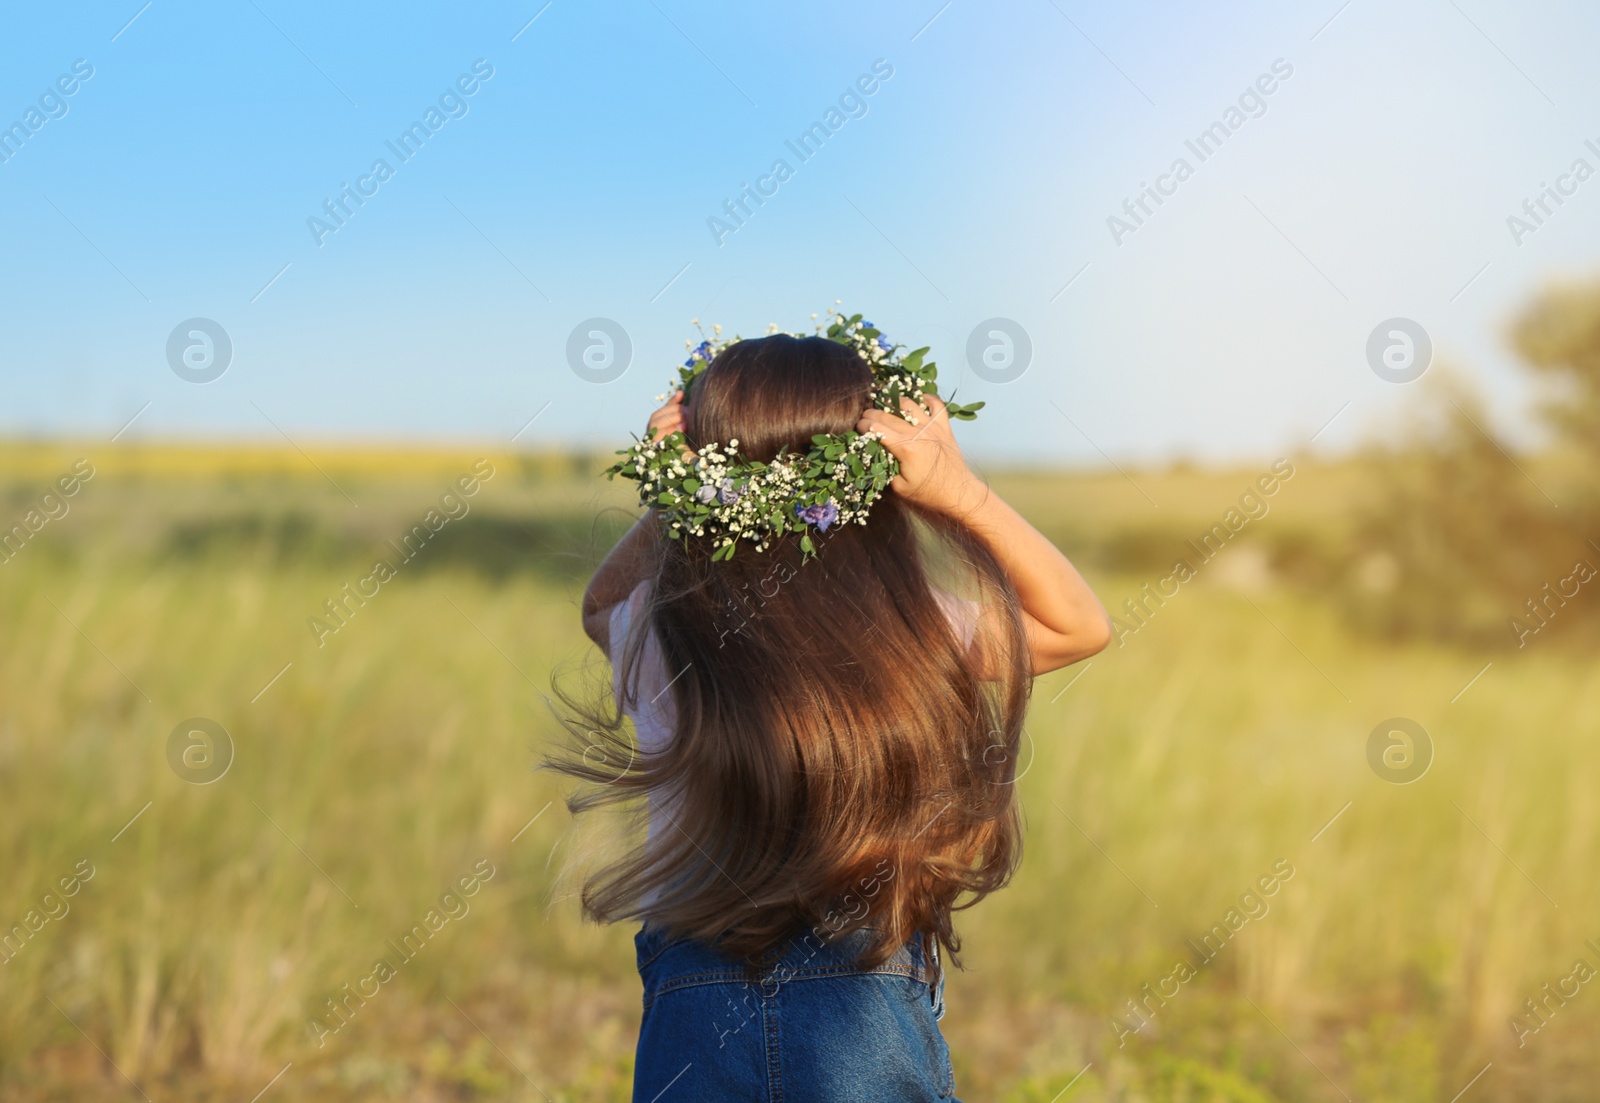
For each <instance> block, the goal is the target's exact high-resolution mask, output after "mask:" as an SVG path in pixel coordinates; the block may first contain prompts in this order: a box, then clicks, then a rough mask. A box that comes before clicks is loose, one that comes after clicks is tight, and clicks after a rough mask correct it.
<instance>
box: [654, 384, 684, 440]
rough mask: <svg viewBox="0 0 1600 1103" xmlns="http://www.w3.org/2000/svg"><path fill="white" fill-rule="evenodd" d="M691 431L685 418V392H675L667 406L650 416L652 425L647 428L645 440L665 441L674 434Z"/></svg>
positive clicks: (668, 400)
mask: <svg viewBox="0 0 1600 1103" xmlns="http://www.w3.org/2000/svg"><path fill="white" fill-rule="evenodd" d="M679 431H682V432H684V433H687V432H688V431H689V425H688V422H687V421H685V420H684V416H683V392H682V391H673V392H672V394H671V396H670V397H668V399H667V404H666V405H665V406H663V407H661V409H659V410H657V411H656V412H655V413H653V414H651V415H650V424H649V425H647V426H646V427H645V431H644V439H645V440H665V439H666V438H667V437H670V436H671V435H672V434H673V433H676V432H679Z"/></svg>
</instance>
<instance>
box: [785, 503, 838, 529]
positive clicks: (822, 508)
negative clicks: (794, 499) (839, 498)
mask: <svg viewBox="0 0 1600 1103" xmlns="http://www.w3.org/2000/svg"><path fill="white" fill-rule="evenodd" d="M794 513H795V516H796V517H798V518H800V520H802V521H804V522H805V523H806V524H808V525H815V526H816V527H817V531H818V532H827V531H828V526H829V525H831V524H833V523H834V522H835V521H837V520H838V519H839V506H838V505H837V504H836V503H835V502H834V500H833V499H832V498H829V499H828V500H827V501H826V502H824V503H823V504H822V505H819V506H795V507H794Z"/></svg>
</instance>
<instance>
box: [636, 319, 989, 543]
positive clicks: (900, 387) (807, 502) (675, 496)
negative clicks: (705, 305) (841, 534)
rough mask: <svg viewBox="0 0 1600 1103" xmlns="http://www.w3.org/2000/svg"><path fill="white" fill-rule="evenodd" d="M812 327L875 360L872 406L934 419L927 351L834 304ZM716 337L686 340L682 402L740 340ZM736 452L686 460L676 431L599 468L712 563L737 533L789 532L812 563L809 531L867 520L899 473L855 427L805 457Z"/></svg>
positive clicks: (730, 444) (821, 438)
mask: <svg viewBox="0 0 1600 1103" xmlns="http://www.w3.org/2000/svg"><path fill="white" fill-rule="evenodd" d="M812 317H813V318H815V317H816V315H815V314H813V315H812ZM695 324H696V326H697V327H698V325H699V323H698V322H696V323H695ZM816 330H817V333H818V334H819V335H823V336H826V337H827V338H829V339H830V340H833V341H837V342H838V343H839V344H841V345H845V346H847V347H849V348H852V349H855V351H856V353H857V354H858V355H859V356H860V357H861V358H862V359H863V360H865V361H866V362H867V363H868V364H870V365H871V366H872V375H873V386H872V398H871V402H872V405H873V406H874V407H876V408H877V409H880V410H888V411H891V412H893V413H896V414H898V413H900V400H901V398H910V399H912V400H913V401H915V402H916V403H917V404H918V405H919V406H921V407H922V408H923V410H924V412H926V413H928V414H929V416H930V417H931V416H932V414H931V412H929V411H928V408H927V406H926V405H925V404H924V403H923V401H922V399H923V397H924V396H925V395H937V394H938V393H939V385H938V384H937V383H936V382H934V380H935V378H936V377H937V375H938V369H937V368H936V367H935V365H934V363H933V362H932V361H931V360H925V359H924V357H925V356H926V355H927V352H928V350H927V349H926V348H920V349H914V350H912V351H911V352H907V353H904V354H902V353H901V352H900V349H901V348H902V346H900V345H895V344H891V343H890V342H889V340H888V339H887V338H886V337H884V336H883V334H882V333H881V332H879V330H878V329H877V328H876V327H875V326H874V325H873V324H872V323H871V322H867V321H863V320H862V318H861V315H859V314H852V315H850V316H849V317H846V316H845V315H843V314H841V313H839V312H838V311H837V310H830V311H829V313H828V322H827V329H826V332H824V329H823V325H822V323H820V322H819V323H818V324H817V327H816ZM775 332H777V327H776V326H772V327H769V328H768V333H775ZM721 333H722V327H721V326H714V327H712V336H710V337H707V336H706V335H705V331H704V330H701V337H702V340H701V341H700V343H699V344H698V345H695V344H694V343H693V341H688V342H685V344H687V345H688V346H689V348H690V351H689V359H687V360H685V361H684V363H683V366H682V367H681V368H679V369H678V381H677V383H676V384H674V386H673V389H674V390H679V389H681V390H682V391H683V392H684V396H685V398H687V397H688V394H689V390H690V388H691V387H693V385H694V382H695V380H696V379H698V378H699V377H700V374H701V373H702V372H704V371H705V370H706V368H707V367H709V366H710V364H711V361H712V359H713V358H714V357H715V356H716V355H717V354H718V353H719V352H721V351H722V350H723V349H725V348H727V347H728V346H729V345H731V344H734V343H735V342H737V341H738V340H739V337H737V336H735V337H734V338H733V339H732V340H724V339H723V338H722V336H721ZM796 336H799V335H798V334H797V335H796ZM663 397H664V396H663ZM982 406H983V403H982V402H972V403H968V404H966V405H962V406H958V405H956V404H955V403H953V402H951V403H946V405H945V409H946V411H947V412H948V413H949V415H950V416H951V417H953V418H959V419H961V420H963V421H970V420H972V418H974V417H976V416H977V411H978V410H979V409H980V408H981V407H982ZM635 439H636V440H638V438H635ZM738 451H739V441H738V440H737V439H734V440H729V441H727V442H726V443H712V442H705V443H702V444H701V446H700V450H699V452H698V453H696V454H695V455H694V456H693V458H690V457H689V455H688V441H687V440H686V439H685V437H684V435H683V433H682V432H673V433H671V434H669V435H668V436H666V437H665V438H663V439H660V440H638V442H637V443H636V444H634V445H633V446H632V447H631V448H626V449H622V450H619V451H618V453H617V454H618V455H619V456H621V457H622V459H620V460H618V461H617V462H616V463H615V464H613V465H612V466H611V467H609V468H607V469H606V472H605V474H606V476H607V478H616V477H617V476H618V475H621V476H622V477H623V478H625V479H634V480H637V481H638V483H639V501H640V503H641V504H643V505H645V506H648V507H649V508H651V509H655V510H659V511H660V512H661V514H662V520H663V521H664V523H665V524H666V533H667V535H668V536H670V537H672V538H673V539H678V540H683V539H687V538H688V537H690V536H695V537H709V538H710V539H711V541H712V543H713V544H714V545H715V549H716V550H715V551H714V552H712V555H711V558H712V560H713V561H716V560H721V559H731V558H733V553H734V550H735V548H736V547H737V546H738V541H739V540H741V539H742V540H748V541H751V542H752V543H754V544H755V548H756V550H757V551H765V550H766V549H767V548H768V547H769V546H771V544H772V543H773V542H774V541H775V540H778V539H781V538H782V537H783V535H784V534H785V533H790V532H797V533H799V534H800V550H801V552H802V556H803V559H809V558H811V557H812V556H814V555H816V553H817V548H816V543H815V542H814V541H813V540H812V538H811V530H812V529H815V530H816V531H817V532H824V533H825V532H827V531H828V529H829V528H830V527H832V526H833V525H835V524H849V523H851V522H855V523H856V524H858V525H864V524H866V521H867V513H868V511H869V510H870V509H871V508H872V504H873V503H874V502H876V501H877V500H878V499H879V498H881V497H882V496H883V494H884V491H885V490H886V488H887V487H888V485H889V480H890V479H893V478H894V477H895V476H896V475H897V474H899V471H900V464H899V462H898V461H897V460H896V459H895V458H894V456H892V455H891V454H890V453H889V450H888V449H887V448H885V447H884V446H883V441H882V439H881V437H880V435H879V434H877V433H859V432H856V431H855V430H854V429H852V430H850V431H849V432H845V433H819V434H817V435H816V436H814V437H812V438H811V448H810V450H809V451H807V452H806V453H804V454H803V455H802V454H800V453H798V452H791V453H788V454H785V455H781V456H778V457H776V458H774V459H773V460H772V462H771V463H761V462H758V461H754V460H742V459H740V458H738Z"/></svg>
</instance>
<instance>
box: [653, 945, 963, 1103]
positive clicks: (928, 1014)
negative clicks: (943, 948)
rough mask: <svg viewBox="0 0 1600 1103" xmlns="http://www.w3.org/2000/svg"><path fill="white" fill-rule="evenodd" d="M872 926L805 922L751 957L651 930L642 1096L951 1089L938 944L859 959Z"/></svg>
mask: <svg viewBox="0 0 1600 1103" xmlns="http://www.w3.org/2000/svg"><path fill="white" fill-rule="evenodd" d="M868 938H869V936H868V935H867V933H866V932H863V931H857V932H854V933H852V934H849V935H845V936H844V937H842V938H840V939H838V940H836V941H835V942H832V943H829V944H824V943H822V941H821V940H820V939H819V938H817V937H816V936H815V935H809V934H807V935H803V936H800V937H797V938H796V939H794V940H793V941H792V942H789V943H785V944H784V946H783V947H781V948H780V949H779V950H775V951H773V952H772V953H771V954H769V955H767V956H766V957H764V958H763V959H762V960H761V961H760V962H758V963H755V964H754V965H751V964H747V963H745V962H742V961H736V960H734V959H731V958H726V957H723V956H722V955H721V954H720V953H718V952H717V951H716V950H714V949H712V948H711V947H709V946H706V945H704V944H702V943H698V942H688V941H671V940H669V939H668V938H667V936H666V935H665V934H663V933H662V932H660V931H658V930H656V929H653V928H650V927H648V926H647V927H644V928H643V929H641V930H640V931H639V933H638V934H637V935H636V936H635V937H634V944H635V945H636V946H637V948H638V954H639V977H640V979H641V980H642V981H643V982H644V1019H643V1022H642V1023H641V1024H640V1028H639V1050H638V1059H637V1062H636V1065H635V1069H634V1080H633V1098H634V1103H689V1101H695V1103H699V1101H712V1103H740V1101H744V1100H751V1101H757V1103H921V1101H924V1100H927V1101H935V1100H952V1099H953V1097H954V1091H955V1074H954V1072H953V1070H952V1069H951V1067H950V1049H949V1047H948V1046H946V1045H945V1042H944V1037H943V1035H941V1034H940V1033H939V1024H938V1021H937V1020H938V1019H940V1018H942V1017H943V1015H944V977H943V974H942V971H941V970H940V969H939V965H938V946H937V944H936V943H934V942H933V941H932V939H931V938H926V939H925V937H924V936H921V935H918V936H916V937H914V938H912V940H911V941H910V942H907V943H906V944H905V945H904V946H902V947H901V948H900V949H899V950H898V951H897V952H896V953H895V954H894V956H893V957H891V958H889V960H887V961H885V962H884V963H883V964H882V965H879V966H877V967H876V968H873V969H863V968H861V967H860V966H858V965H857V964H855V961H856V958H857V957H858V956H859V953H860V951H861V948H862V947H863V946H864V945H865V944H866V942H867V941H868ZM924 945H929V946H932V955H931V956H932V960H931V961H930V960H929V956H928V955H927V954H926V953H925V951H924V948H923V947H924ZM935 975H938V980H937V984H936V986H932V987H931V986H930V984H931V982H932V980H933V977H934V976H935ZM955 1103H959V1101H955Z"/></svg>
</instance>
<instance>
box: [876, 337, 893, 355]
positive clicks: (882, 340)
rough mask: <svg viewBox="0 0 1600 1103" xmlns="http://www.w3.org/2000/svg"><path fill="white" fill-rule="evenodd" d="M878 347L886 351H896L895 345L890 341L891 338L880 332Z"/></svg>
mask: <svg viewBox="0 0 1600 1103" xmlns="http://www.w3.org/2000/svg"><path fill="white" fill-rule="evenodd" d="M878 347H879V348H880V349H882V350H883V351H884V352H893V351H894V345H893V344H891V343H890V342H889V338H887V337H885V336H884V335H883V334H881V333H880V334H878Z"/></svg>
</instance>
